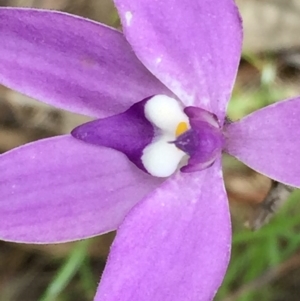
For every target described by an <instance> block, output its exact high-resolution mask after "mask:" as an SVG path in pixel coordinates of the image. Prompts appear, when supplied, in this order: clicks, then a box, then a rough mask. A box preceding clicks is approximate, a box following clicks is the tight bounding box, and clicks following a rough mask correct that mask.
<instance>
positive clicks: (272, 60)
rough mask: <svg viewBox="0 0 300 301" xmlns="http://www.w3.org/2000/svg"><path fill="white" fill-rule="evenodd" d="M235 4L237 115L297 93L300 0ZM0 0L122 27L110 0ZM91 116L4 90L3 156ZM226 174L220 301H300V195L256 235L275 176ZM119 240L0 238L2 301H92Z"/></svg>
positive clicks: (227, 163) (0, 110)
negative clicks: (256, 218) (226, 257)
mask: <svg viewBox="0 0 300 301" xmlns="http://www.w3.org/2000/svg"><path fill="white" fill-rule="evenodd" d="M237 4H238V6H239V8H240V11H241V14H242V17H243V20H244V32H245V34H244V35H245V40H244V48H243V56H242V60H241V63H240V68H239V73H238V78H237V82H236V85H235V88H234V92H233V96H232V100H231V102H230V106H229V111H228V116H229V118H230V119H232V120H237V119H239V118H241V117H243V116H245V115H247V114H249V113H250V112H252V111H254V110H257V109H259V108H261V107H263V106H266V105H269V104H271V103H273V102H276V101H278V100H282V99H285V98H289V97H293V96H296V95H300V1H299V0H238V1H237ZM0 6H22V7H24V6H27V7H39V8H50V9H57V10H63V11H67V12H71V13H73V14H78V15H81V16H84V17H89V18H91V19H94V20H97V21H101V22H103V23H106V24H108V25H111V26H114V27H118V28H120V23H119V19H118V15H117V13H116V11H115V9H114V6H113V4H112V2H111V0H37V1H34V0H9V1H4V0H0ZM85 120H86V118H85V117H82V116H78V115H74V114H71V113H66V112H64V111H61V110H57V109H54V108H52V107H50V106H47V105H44V104H41V103H39V102H36V101H35V100H33V99H30V98H28V97H25V96H23V95H20V94H18V93H16V92H14V91H11V90H8V89H6V88H4V87H1V86H0V152H5V151H7V150H9V149H12V148H14V147H16V146H18V145H22V144H24V143H27V142H29V141H34V140H37V139H41V138H45V137H50V136H54V135H59V134H63V133H68V132H69V131H70V130H71V129H72V128H73V127H75V126H76V125H78V124H80V123H82V122H84V121H85ZM282 122H284V121H282ZM223 170H224V175H225V182H226V188H227V191H228V196H229V200H230V205H231V211H232V221H233V232H234V235H233V250H232V258H231V262H230V266H229V269H228V272H227V276H226V278H225V280H224V283H223V285H222V287H221V289H220V290H219V292H218V294H217V296H216V298H215V300H217V301H256V300H264V301H269V300H270V301H271V300H272V301H287V300H288V301H299V296H300V235H299V232H300V214H299V213H300V202H299V201H300V193H299V191H294V192H293V193H292V194H291V196H290V197H289V199H288V200H287V202H285V204H284V206H283V207H282V209H281V210H280V211H279V212H278V213H277V214H276V215H275V217H274V218H272V219H271V221H270V222H269V223H268V224H267V225H265V226H263V227H262V228H261V229H259V230H257V231H251V230H249V229H248V228H247V224H248V222H249V221H250V220H251V217H252V216H253V212H255V210H257V208H259V204H260V202H261V201H262V200H263V199H264V198H265V196H266V194H267V192H268V190H269V188H270V185H271V182H270V180H269V179H268V178H265V177H264V176H262V175H260V174H257V173H255V172H254V171H252V170H251V169H249V168H247V167H246V166H244V165H242V164H241V163H239V162H237V161H236V160H235V159H232V158H230V157H228V156H225V157H224V169H223ZM113 237H114V234H113V233H111V234H107V235H104V236H101V237H97V238H94V239H90V240H86V241H82V242H77V243H68V244H61V245H49V246H37V245H22V244H13V243H7V242H0V301H20V300H22V301H35V300H37V301H71V300H72V301H77V300H78V301H79V300H80V301H85V300H86V301H91V300H92V299H93V296H94V293H95V290H96V287H97V284H98V282H99V279H100V275H101V273H102V271H103V268H104V266H105V260H106V256H107V254H108V250H109V246H110V244H111V242H112V240H113Z"/></svg>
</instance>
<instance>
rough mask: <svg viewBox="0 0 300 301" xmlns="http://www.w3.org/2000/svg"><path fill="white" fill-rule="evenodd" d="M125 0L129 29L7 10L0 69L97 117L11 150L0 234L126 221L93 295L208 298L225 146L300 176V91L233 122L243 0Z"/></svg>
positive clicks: (267, 170) (101, 228)
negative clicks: (229, 114)
mask: <svg viewBox="0 0 300 301" xmlns="http://www.w3.org/2000/svg"><path fill="white" fill-rule="evenodd" d="M115 4H116V6H117V8H118V11H119V13H120V16H121V20H122V23H123V29H124V35H123V34H122V33H120V32H118V31H116V30H114V29H111V28H109V27H107V26H104V25H101V24H99V23H96V22H92V21H89V20H85V19H82V18H79V17H75V16H71V15H68V14H64V13H58V12H54V11H52V12H50V11H42V10H34V9H10V8H1V9H0V40H1V47H0V82H1V83H2V84H4V85H6V86H8V87H10V88H12V89H15V90H18V91H20V92H22V93H24V94H26V95H28V96H31V97H34V98H37V99H39V100H41V101H44V102H46V103H49V104H52V105H54V106H57V107H60V108H63V109H66V110H70V111H73V112H76V113H81V114H86V115H89V116H93V117H96V118H101V119H98V120H96V121H93V122H91V123H87V124H84V125H82V126H80V127H78V128H77V129H75V130H74V131H73V135H74V136H75V137H77V138H79V139H75V138H74V137H72V136H70V135H65V136H61V137H56V138H51V139H45V140H41V141H38V142H35V143H31V144H28V145H25V146H22V147H20V148H17V149H15V150H12V151H10V152H7V153H6V154H3V155H1V159H0V170H1V176H0V214H1V218H0V237H1V238H2V239H4V240H8V241H15V242H32V243H54V242H56V243H57V242H65V241H70V240H76V239H83V238H86V237H91V236H95V235H99V234H102V233H105V232H109V231H112V230H115V229H117V228H118V232H117V237H116V239H115V241H114V243H113V245H112V248H111V253H110V256H109V259H108V263H107V266H106V269H105V271H104V274H103V278H102V281H101V285H100V286H99V288H98V291H97V294H96V297H95V300H101V301H119V300H122V301H126V300H143V301H150V300H151V301H152V300H159V301H160V300H163V301H169V300H172V301H173V300H191V301H192V300H195V301H196V300H211V299H212V298H213V297H214V295H215V293H216V290H217V289H218V287H219V285H220V283H221V281H222V279H223V277H224V274H225V271H226V268H227V264H228V261H229V256H230V244H231V227H230V217H229V210H228V202H227V197H226V192H225V188H224V184H223V179H222V170H221V152H222V150H225V151H227V152H228V153H230V154H232V155H234V156H235V157H237V158H238V159H240V160H242V161H243V162H245V163H246V164H248V165H249V166H251V167H252V168H254V169H256V170H257V171H259V172H261V173H263V174H265V175H267V176H269V177H271V178H273V179H276V180H278V181H281V182H284V183H286V184H289V185H293V186H298V187H299V186H300V177H299V176H298V175H299V174H300V164H298V160H299V159H298V158H300V147H299V146H298V144H297V141H299V137H300V119H299V117H298V114H297V113H299V112H300V98H295V99H290V100H285V101H282V102H279V103H276V104H274V105H272V106H269V107H267V108H264V109H261V110H259V111H257V112H255V113H253V114H251V115H249V116H247V117H245V118H244V119H242V120H241V121H239V122H235V123H231V124H227V123H224V119H225V112H226V106H227V103H228V101H229V99H230V94H231V90H232V86H233V83H234V79H235V76H236V72H237V67H238V63H239V58H240V52H241V42H242V34H241V31H242V30H241V22H240V18H239V14H238V12H237V9H236V7H235V5H234V3H233V1H231V0H218V1H213V0H197V1H195V0H189V1H177V0H157V1H152V2H151V1H145V0H115ZM81 140H83V141H81ZM161 158H162V159H163V160H162V161H160V160H161ZM176 170H177V171H176ZM173 172H174V173H173ZM172 173H173V175H171V174H172ZM166 175H170V177H168V178H166V177H163V176H166Z"/></svg>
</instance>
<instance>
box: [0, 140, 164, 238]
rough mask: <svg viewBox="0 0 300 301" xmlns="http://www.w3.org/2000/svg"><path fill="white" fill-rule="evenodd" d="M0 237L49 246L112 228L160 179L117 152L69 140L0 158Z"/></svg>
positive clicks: (34, 145) (30, 146)
mask: <svg viewBox="0 0 300 301" xmlns="http://www.w3.org/2000/svg"><path fill="white" fill-rule="evenodd" d="M0 170H1V176H0V214H1V219H0V238H1V239H4V240H9V241H18V242H33V243H52V242H63V241H71V240H76V239H81V238H85V237H90V236H94V235H97V234H101V233H104V232H108V231H111V230H114V229H116V228H117V227H118V226H119V224H120V222H121V221H122V220H123V218H124V216H125V214H127V212H128V211H129V210H130V209H131V208H132V206H134V205H135V204H136V203H137V202H138V201H139V200H141V199H142V198H143V197H144V196H145V195H146V194H147V193H149V192H150V191H151V190H152V189H154V188H155V187H157V186H158V185H159V184H160V183H161V181H159V180H157V179H155V178H153V177H150V176H148V175H147V174H146V173H143V172H142V171H140V170H139V169H138V168H136V167H135V166H134V165H133V164H132V163H131V162H130V161H129V160H128V159H127V158H126V157H125V156H124V155H123V154H122V153H120V152H117V151H115V150H111V149H107V148H102V147H95V146H91V145H88V144H86V143H83V142H81V141H78V140H76V139H74V138H73V137H70V136H61V137H57V138H51V139H46V140H41V141H39V142H35V143H32V144H28V145H26V146H23V147H20V148H17V149H15V150H13V151H11V152H8V153H6V154H3V155H1V157H0Z"/></svg>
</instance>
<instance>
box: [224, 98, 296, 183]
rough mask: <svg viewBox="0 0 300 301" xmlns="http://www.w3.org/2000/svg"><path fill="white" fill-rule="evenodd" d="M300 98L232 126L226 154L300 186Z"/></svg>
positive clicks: (269, 107)
mask: <svg viewBox="0 0 300 301" xmlns="http://www.w3.org/2000/svg"><path fill="white" fill-rule="evenodd" d="M299 113H300V98H293V99H288V100H285V101H281V102H278V103H275V104H273V105H271V106H268V107H265V108H263V109H261V110H258V111H256V112H254V113H252V114H250V115H248V116H246V117H245V118H243V119H242V120H240V121H238V122H234V123H232V124H229V125H228V126H227V127H226V129H225V131H226V136H227V146H226V151H227V152H228V153H229V154H231V155H233V156H235V157H236V158H238V159H239V160H241V161H243V162H244V163H245V164H247V165H249V166H250V167H251V168H253V169H255V170H257V171H258V172H260V173H262V174H264V175H266V176H268V177H270V178H272V179H274V180H277V181H279V182H283V183H285V184H288V185H292V186H297V187H300V177H299V175H300V164H299V159H300V118H299Z"/></svg>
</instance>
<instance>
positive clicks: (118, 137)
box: [72, 98, 154, 172]
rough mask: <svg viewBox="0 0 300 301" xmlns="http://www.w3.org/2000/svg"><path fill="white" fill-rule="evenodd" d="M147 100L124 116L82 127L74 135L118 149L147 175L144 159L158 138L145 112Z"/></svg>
mask: <svg viewBox="0 0 300 301" xmlns="http://www.w3.org/2000/svg"><path fill="white" fill-rule="evenodd" d="M147 100H148V99H147V98H146V99H145V100H142V101H140V102H138V103H136V104H134V105H133V106H131V107H130V108H129V109H128V110H127V111H126V112H124V113H121V114H118V115H114V116H110V117H107V118H104V119H99V120H95V121H91V122H88V123H85V124H83V125H80V126H78V127H77V128H75V129H74V130H73V131H72V135H73V136H74V137H75V138H77V139H80V140H82V141H84V142H87V143H90V144H94V145H98V146H99V145H100V146H105V147H111V148H113V149H116V150H118V151H120V152H122V153H124V154H125V155H126V156H127V157H128V158H129V159H130V160H131V161H132V162H133V163H134V164H136V165H137V167H139V168H140V169H142V170H144V171H145V172H147V171H146V169H145V167H144V165H143V163H142V161H141V158H142V155H143V150H144V148H145V147H146V146H147V145H148V144H150V143H151V141H152V140H153V137H154V127H153V126H152V124H151V123H150V121H149V120H148V119H147V118H146V117H145V112H144V107H145V103H146V102H147Z"/></svg>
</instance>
